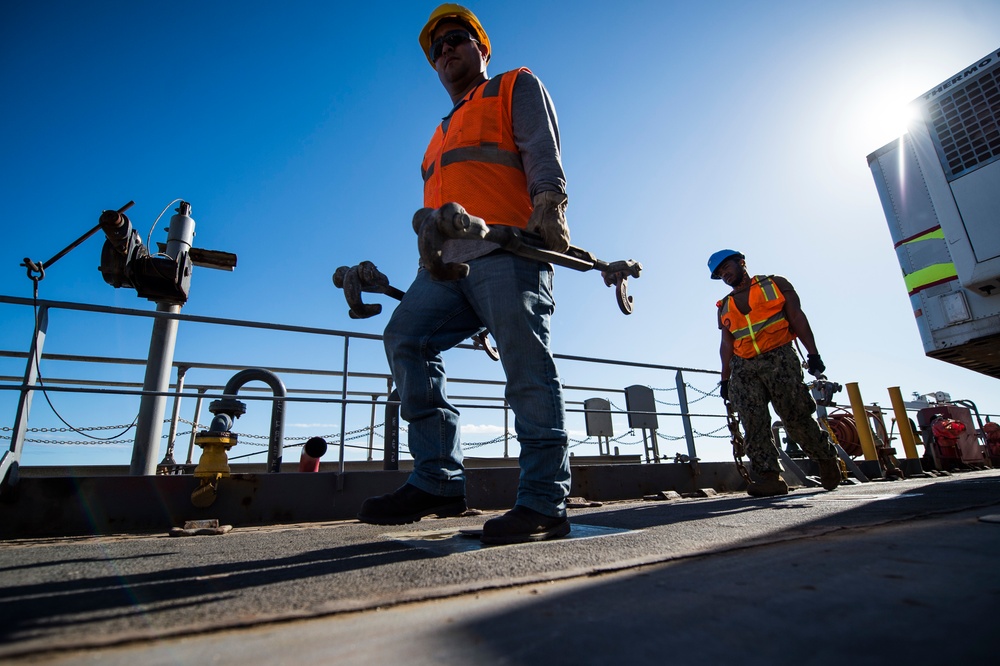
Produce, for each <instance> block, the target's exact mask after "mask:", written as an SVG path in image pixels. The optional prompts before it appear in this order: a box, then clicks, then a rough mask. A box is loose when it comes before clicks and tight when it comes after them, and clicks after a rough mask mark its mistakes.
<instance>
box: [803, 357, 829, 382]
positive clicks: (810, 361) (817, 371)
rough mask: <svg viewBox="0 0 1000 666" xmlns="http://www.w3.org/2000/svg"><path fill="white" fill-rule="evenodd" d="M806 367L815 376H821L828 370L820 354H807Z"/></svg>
mask: <svg viewBox="0 0 1000 666" xmlns="http://www.w3.org/2000/svg"><path fill="white" fill-rule="evenodd" d="M806 368H807V369H808V370H809V374H810V375H812V376H813V377H819V376H820V375H822V374H823V371H824V370H826V366H825V365H823V359H821V358H820V357H819V354H809V355H807V356H806Z"/></svg>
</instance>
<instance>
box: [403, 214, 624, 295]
mask: <svg viewBox="0 0 1000 666" xmlns="http://www.w3.org/2000/svg"><path fill="white" fill-rule="evenodd" d="M413 230H414V231H415V232H416V233H417V247H418V248H419V249H420V260H421V263H422V264H423V266H424V268H426V269H427V270H428V271H430V273H431V275H432V276H433V277H434V278H435V279H438V280H457V279H459V278H463V277H465V276H466V275H468V274H469V265H468V264H461V263H445V262H444V260H443V259H442V250H443V248H444V242H445V241H446V240H448V239H479V240H486V241H491V242H493V243H496V244H497V245H499V246H500V247H502V248H503V249H505V250H507V251H508V252H512V253H513V254H516V255H518V256H520V257H525V258H528V259H535V260H537V261H545V262H548V263H552V264H556V265H558V266H565V267H566V268H572V269H573V270H577V271H590V270H599V271H601V276H602V277H603V278H604V284H605V285H606V286H608V287H610V286H614V287H615V291H616V294H615V295H616V297H617V299H618V307H619V308H620V309H621V311H622V313H623V314H632V297H631V296H629V295H628V278H629V277H634V278H638V277H639V273H640V272H641V271H642V264H640V263H639V262H638V261H633V260H631V259H628V260H624V261H612V262H610V263H609V262H605V261H601V260H600V259H598V258H596V257H595V256H594V255H593V254H591V253H590V252H587V251H586V250H583V249H581V248H578V247H575V246H572V245H571V246H570V247H569V249H568V250H566V252H553V251H552V250H546V249H544V248H541V247H537V246H535V245H532V244H531V243H529V242H528V239H527V238H526V237H525V235H524V234H523V233H522V232H521V230H520V229H517V228H515V227H508V226H501V225H493V226H488V225H487V224H486V222H485V221H484V220H483V219H482V218H480V217H476V216H474V215H469V213H467V212H466V210H465V209H464V208H463V207H462V206H460V205H459V204H457V203H447V204H445V205H443V206H441V207H440V208H421V209H420V210H418V211H417V212H416V213H415V214H414V215H413Z"/></svg>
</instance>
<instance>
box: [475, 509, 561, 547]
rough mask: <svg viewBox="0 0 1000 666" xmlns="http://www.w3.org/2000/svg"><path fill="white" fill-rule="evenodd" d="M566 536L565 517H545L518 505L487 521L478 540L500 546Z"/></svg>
mask: <svg viewBox="0 0 1000 666" xmlns="http://www.w3.org/2000/svg"><path fill="white" fill-rule="evenodd" d="M567 534H569V520H567V519H566V517H565V516H562V517H556V516H546V515H545V514H544V513H538V512H537V511H535V510H533V509H529V508H528V507H526V506H521V505H520V504H518V505H515V506H514V508H513V509H511V510H510V511H508V512H507V513H505V514H503V515H502V516H497V517H496V518H490V519H489V520H487V521H486V523H485V524H484V525H483V535H482V536H481V537H479V540H480V541H482V542H483V543H485V544H489V545H501V544H508V543H525V542H526V541H542V540H543V539H558V538H559V537H564V536H566V535H567Z"/></svg>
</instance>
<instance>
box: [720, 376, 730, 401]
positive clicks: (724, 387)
mask: <svg viewBox="0 0 1000 666" xmlns="http://www.w3.org/2000/svg"><path fill="white" fill-rule="evenodd" d="M719 397H721V398H722V399H723V400H724V401H726V402H729V380H728V379H723V380H722V381H721V382H719Z"/></svg>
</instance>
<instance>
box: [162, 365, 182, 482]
mask: <svg viewBox="0 0 1000 666" xmlns="http://www.w3.org/2000/svg"><path fill="white" fill-rule="evenodd" d="M187 371H188V369H187V367H186V366H177V385H176V386H175V388H174V410H173V413H172V414H171V415H170V430H169V432H168V433H167V452H166V453H165V454H164V456H163V460H161V461H160V467H161V468H171V467H173V466H174V465H176V464H177V463H176V462H174V439H175V438H176V437H177V421H178V420H179V419H180V417H181V394H182V393H183V392H184V375H186V374H187ZM171 471H173V470H170V469H163V472H164V473H170V472H171Z"/></svg>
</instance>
